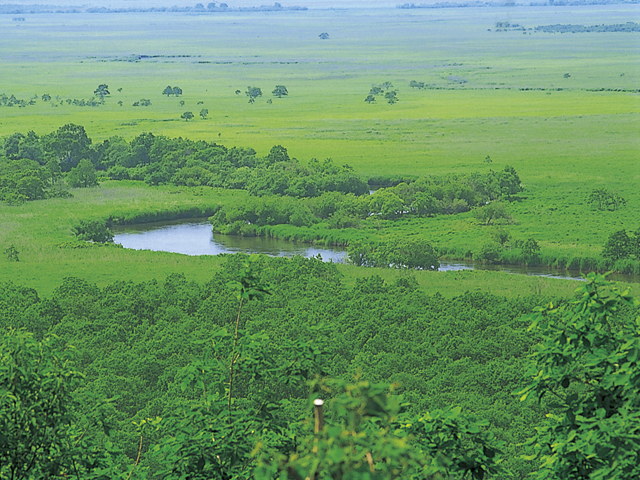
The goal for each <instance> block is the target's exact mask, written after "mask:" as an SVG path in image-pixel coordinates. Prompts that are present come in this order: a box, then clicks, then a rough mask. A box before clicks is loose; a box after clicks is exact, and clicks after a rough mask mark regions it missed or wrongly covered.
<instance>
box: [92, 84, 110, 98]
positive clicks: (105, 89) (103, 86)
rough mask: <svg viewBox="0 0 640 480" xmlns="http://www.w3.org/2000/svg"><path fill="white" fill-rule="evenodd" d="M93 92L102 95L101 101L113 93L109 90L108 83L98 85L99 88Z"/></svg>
mask: <svg viewBox="0 0 640 480" xmlns="http://www.w3.org/2000/svg"><path fill="white" fill-rule="evenodd" d="M93 94H94V95H98V96H99V97H100V101H104V97H106V96H107V95H111V92H109V85H107V84H106V83H102V84H100V85H98V88H96V89H95V90H94V91H93Z"/></svg>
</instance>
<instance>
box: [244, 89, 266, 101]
mask: <svg viewBox="0 0 640 480" xmlns="http://www.w3.org/2000/svg"><path fill="white" fill-rule="evenodd" d="M244 93H245V95H246V96H247V97H249V103H255V101H256V98H258V97H261V96H262V89H260V88H259V87H251V86H249V87H247V91H246V92H244Z"/></svg>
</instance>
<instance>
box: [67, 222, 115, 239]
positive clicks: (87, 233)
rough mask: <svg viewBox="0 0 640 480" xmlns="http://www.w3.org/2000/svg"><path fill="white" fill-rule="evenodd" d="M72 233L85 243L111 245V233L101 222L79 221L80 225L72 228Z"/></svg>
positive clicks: (104, 223)
mask: <svg viewBox="0 0 640 480" xmlns="http://www.w3.org/2000/svg"><path fill="white" fill-rule="evenodd" d="M73 232H74V233H75V235H76V237H78V238H79V239H80V240H85V241H87V242H95V243H113V232H112V231H111V229H110V228H108V227H107V223H106V222H104V221H102V220H88V221H85V220H80V224H79V225H76V226H75V227H73Z"/></svg>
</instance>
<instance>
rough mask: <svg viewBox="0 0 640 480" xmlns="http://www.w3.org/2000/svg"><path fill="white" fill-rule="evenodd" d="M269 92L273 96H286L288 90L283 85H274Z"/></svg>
mask: <svg viewBox="0 0 640 480" xmlns="http://www.w3.org/2000/svg"><path fill="white" fill-rule="evenodd" d="M271 93H272V94H273V96H274V97H278V98H282V97H286V96H287V95H289V91H288V90H287V87H285V86H284V85H276V88H274V89H273V91H272V92H271Z"/></svg>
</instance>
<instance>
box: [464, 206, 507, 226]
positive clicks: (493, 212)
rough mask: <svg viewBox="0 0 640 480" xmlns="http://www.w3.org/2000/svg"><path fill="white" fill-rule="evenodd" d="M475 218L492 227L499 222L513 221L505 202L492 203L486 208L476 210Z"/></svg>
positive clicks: (474, 212) (474, 211)
mask: <svg viewBox="0 0 640 480" xmlns="http://www.w3.org/2000/svg"><path fill="white" fill-rule="evenodd" d="M473 216H474V217H475V218H476V220H478V221H479V222H481V223H484V224H485V225H491V224H492V223H494V222H496V221H498V220H505V221H506V222H510V221H511V216H510V215H509V214H508V213H507V209H506V207H505V204H504V202H501V201H497V202H491V203H489V205H485V206H484V207H480V208H475V209H474V210H473Z"/></svg>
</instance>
